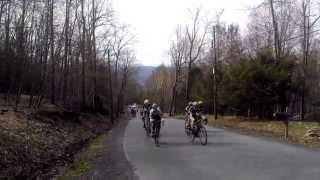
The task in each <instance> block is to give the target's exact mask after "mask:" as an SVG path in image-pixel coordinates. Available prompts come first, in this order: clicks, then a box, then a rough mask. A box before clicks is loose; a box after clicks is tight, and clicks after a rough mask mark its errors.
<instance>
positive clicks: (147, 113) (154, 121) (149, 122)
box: [140, 99, 162, 145]
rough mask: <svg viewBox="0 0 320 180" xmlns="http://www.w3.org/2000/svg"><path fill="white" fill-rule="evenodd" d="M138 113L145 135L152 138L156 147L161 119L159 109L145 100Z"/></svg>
mask: <svg viewBox="0 0 320 180" xmlns="http://www.w3.org/2000/svg"><path fill="white" fill-rule="evenodd" d="M140 113H141V117H142V122H143V128H144V129H145V130H146V133H147V135H148V136H151V137H153V138H154V140H155V143H156V145H158V144H159V139H158V138H159V134H160V128H161V119H162V112H161V110H160V107H159V106H158V105H157V104H156V103H153V104H151V103H150V102H149V100H148V99H145V100H144V102H143V106H142V109H141V111H140Z"/></svg>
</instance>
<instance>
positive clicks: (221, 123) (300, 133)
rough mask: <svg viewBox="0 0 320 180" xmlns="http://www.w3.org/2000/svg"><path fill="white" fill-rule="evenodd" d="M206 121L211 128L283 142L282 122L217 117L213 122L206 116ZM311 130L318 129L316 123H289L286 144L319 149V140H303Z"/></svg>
mask: <svg viewBox="0 0 320 180" xmlns="http://www.w3.org/2000/svg"><path fill="white" fill-rule="evenodd" d="M208 119H209V124H210V125H212V126H217V127H224V128H231V129H237V130H240V131H242V132H244V133H246V132H247V133H250V134H252V133H253V134H256V135H261V136H268V137H272V138H277V139H279V140H284V138H283V137H284V130H285V126H284V123H283V122H282V121H274V120H259V119H248V118H243V117H235V116H228V117H219V119H218V120H214V117H213V116H208ZM311 128H320V124H319V123H317V122H299V121H292V122H290V123H289V139H288V142H290V143H294V144H302V145H305V146H307V147H313V148H320V140H307V139H305V138H304V135H305V133H306V132H307V130H308V129H311Z"/></svg>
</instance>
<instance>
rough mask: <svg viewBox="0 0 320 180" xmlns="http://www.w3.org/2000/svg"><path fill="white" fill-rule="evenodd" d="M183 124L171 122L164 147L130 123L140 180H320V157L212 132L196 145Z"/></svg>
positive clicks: (129, 147) (129, 148) (127, 145)
mask: <svg viewBox="0 0 320 180" xmlns="http://www.w3.org/2000/svg"><path fill="white" fill-rule="evenodd" d="M183 127H184V125H183V121H181V120H174V119H166V123H165V126H164V128H163V129H162V130H161V137H160V143H161V144H160V147H156V146H155V145H154V141H153V139H151V138H148V137H146V134H145V131H144V130H143V129H142V122H141V120H140V119H137V118H136V119H133V120H131V121H130V122H129V124H128V126H127V128H126V131H125V137H124V145H123V146H124V151H125V153H126V156H127V158H128V160H129V161H130V163H131V164H132V165H133V167H134V168H135V174H136V175H137V176H138V177H139V178H140V180H202V179H206V180H320V152H319V151H312V150H308V149H305V148H302V147H298V146H293V145H288V144H281V143H278V142H273V141H269V140H266V139H261V138H256V137H249V136H245V135H239V134H236V133H231V132H228V131H225V130H222V129H216V128H209V127H207V130H208V145H206V146H202V145H200V143H195V144H192V143H191V141H190V139H189V138H187V137H186V135H185V133H184V128H183Z"/></svg>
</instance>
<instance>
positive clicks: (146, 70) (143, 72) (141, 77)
mask: <svg viewBox="0 0 320 180" xmlns="http://www.w3.org/2000/svg"><path fill="white" fill-rule="evenodd" d="M136 69H137V70H136V71H137V73H136V79H137V80H138V82H139V83H140V84H141V85H144V84H145V82H146V80H147V79H148V78H149V77H150V76H151V75H152V72H153V71H154V70H155V69H156V67H154V66H143V65H139V66H137V67H136Z"/></svg>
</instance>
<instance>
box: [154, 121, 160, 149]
mask: <svg viewBox="0 0 320 180" xmlns="http://www.w3.org/2000/svg"><path fill="white" fill-rule="evenodd" d="M160 126H161V124H160V123H157V124H156V127H155V134H154V136H153V138H154V143H155V145H156V146H159V136H160Z"/></svg>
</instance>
